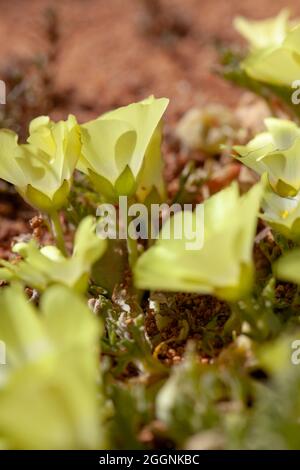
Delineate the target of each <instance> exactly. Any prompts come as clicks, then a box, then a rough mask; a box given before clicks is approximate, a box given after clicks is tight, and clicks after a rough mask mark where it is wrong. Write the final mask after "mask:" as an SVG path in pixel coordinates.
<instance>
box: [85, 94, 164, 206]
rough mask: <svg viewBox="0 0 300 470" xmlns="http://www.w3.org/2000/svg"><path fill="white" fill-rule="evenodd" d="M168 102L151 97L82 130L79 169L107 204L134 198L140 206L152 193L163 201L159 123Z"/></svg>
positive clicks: (106, 115)
mask: <svg viewBox="0 0 300 470" xmlns="http://www.w3.org/2000/svg"><path fill="white" fill-rule="evenodd" d="M168 102H169V100H167V99H166V98H160V99H155V98H153V97H150V98H148V99H146V100H144V101H141V102H139V103H133V104H130V105H129V106H125V107H122V108H119V109H116V110H114V111H111V112H108V113H106V114H104V115H103V116H100V117H99V118H98V119H95V120H94V121H90V122H88V123H86V124H84V125H82V126H81V129H82V156H81V158H80V160H79V163H78V168H79V169H80V170H81V171H83V172H84V173H86V174H87V175H89V177H90V179H91V181H92V182H93V184H94V186H95V187H96V189H97V191H99V193H100V194H102V195H103V196H104V197H105V198H106V199H107V200H111V201H115V200H116V199H117V198H118V197H119V196H121V195H124V196H133V195H136V196H137V198H138V200H139V201H141V202H143V201H144V200H145V199H146V197H147V196H148V195H149V194H150V193H151V191H155V192H156V193H157V194H158V195H159V196H160V198H162V199H163V198H164V197H165V188H164V182H163V178H162V158H161V150H160V144H161V125H160V122H161V118H162V115H163V113H164V111H165V110H166V107H167V105H168Z"/></svg>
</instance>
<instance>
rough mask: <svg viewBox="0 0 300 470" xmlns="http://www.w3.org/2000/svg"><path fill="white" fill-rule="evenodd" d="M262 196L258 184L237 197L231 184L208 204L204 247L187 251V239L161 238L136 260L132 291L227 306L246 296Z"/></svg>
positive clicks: (251, 277)
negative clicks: (191, 296) (186, 295)
mask: <svg viewBox="0 0 300 470" xmlns="http://www.w3.org/2000/svg"><path fill="white" fill-rule="evenodd" d="M261 195H262V187H261V185H260V184H257V185H255V186H254V187H253V188H252V189H251V190H250V191H249V192H248V193H247V194H245V195H244V196H241V197H240V196H239V190H238V186H237V184H236V183H233V184H232V185H231V186H230V187H228V188H226V189H224V190H222V191H220V192H219V193H217V194H216V195H214V196H212V197H211V198H209V199H208V200H206V201H205V203H204V224H205V225H204V244H203V247H202V248H200V249H197V250H188V249H187V248H186V242H187V239H185V237H182V238H181V239H172V238H170V239H164V238H163V237H161V239H159V240H158V241H157V242H156V243H155V245H153V247H151V248H150V249H149V250H148V251H146V252H145V253H144V254H143V255H142V256H141V257H140V258H139V259H138V261H137V263H136V266H135V270H134V275H135V283H136V286H137V287H139V288H145V289H153V290H165V291H182V292H196V293H203V294H214V295H216V296H217V297H219V298H221V299H224V300H230V301H234V300H237V299H240V298H242V297H243V296H246V295H247V294H248V293H249V291H250V290H251V287H252V280H253V261H252V245H253V239H254V235H255V230H256V221H257V213H258V209H259V204H260V199H261ZM179 214H180V213H179ZM176 216H177V214H176V215H175V216H174V223H175V224H176ZM163 229H164V228H163ZM163 229H162V230H163Z"/></svg>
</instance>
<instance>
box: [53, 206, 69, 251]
mask: <svg viewBox="0 0 300 470" xmlns="http://www.w3.org/2000/svg"><path fill="white" fill-rule="evenodd" d="M50 219H51V222H52V231H53V235H54V238H55V241H56V246H57V248H58V249H59V250H60V251H61V252H62V254H63V255H64V256H66V255H67V251H66V246H65V239H64V235H63V229H62V226H61V223H60V220H59V214H58V212H57V211H53V212H51V214H50Z"/></svg>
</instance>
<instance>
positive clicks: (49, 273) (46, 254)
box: [0, 216, 106, 292]
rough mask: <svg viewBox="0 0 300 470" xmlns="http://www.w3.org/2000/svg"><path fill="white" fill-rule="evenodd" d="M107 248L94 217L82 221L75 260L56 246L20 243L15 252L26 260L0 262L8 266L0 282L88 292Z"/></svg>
mask: <svg viewBox="0 0 300 470" xmlns="http://www.w3.org/2000/svg"><path fill="white" fill-rule="evenodd" d="M105 249H106V240H104V239H101V238H99V237H98V236H97V235H96V233H95V223H94V221H93V217H91V216H89V217H86V218H85V219H83V220H82V221H81V223H80V225H79V227H78V229H77V232H76V234H75V240H74V250H73V254H72V256H71V257H69V258H66V257H65V256H64V255H63V254H62V253H61V252H60V250H59V249H58V248H56V247H55V246H52V245H49V246H44V247H43V248H41V249H39V247H38V245H37V243H36V242H35V241H34V240H31V241H30V242H29V243H17V244H16V245H15V246H14V248H13V251H14V252H16V253H19V254H20V255H21V256H22V257H23V260H21V261H19V262H18V263H9V262H7V261H4V260H0V265H2V266H4V268H3V269H1V270H0V279H5V280H8V281H10V280H14V279H17V280H21V281H22V282H23V283H24V284H25V285H27V286H30V287H33V288H35V289H38V290H40V291H43V290H45V289H46V287H48V286H49V285H52V284H63V285H66V286H68V287H70V288H72V289H74V290H76V291H79V292H84V291H85V290H86V287H87V283H88V278H89V274H90V271H91V268H92V265H93V264H94V263H95V262H96V261H97V260H98V259H99V258H100V257H101V256H102V254H103V253H104V251H105Z"/></svg>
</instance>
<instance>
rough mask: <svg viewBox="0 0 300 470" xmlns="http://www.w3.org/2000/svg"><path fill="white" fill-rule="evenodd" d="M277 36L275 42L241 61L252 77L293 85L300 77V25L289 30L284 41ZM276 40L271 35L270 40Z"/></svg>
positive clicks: (269, 82)
mask: <svg viewBox="0 0 300 470" xmlns="http://www.w3.org/2000/svg"><path fill="white" fill-rule="evenodd" d="M282 33H283V32H282V31H281V34H279V35H278V36H277V37H276V42H277V43H275V44H271V45H269V46H268V47H263V48H259V49H255V50H254V51H253V52H252V53H250V54H249V56H248V57H246V59H245V60H244V61H243V62H242V63H241V67H242V68H243V69H244V70H245V72H246V73H247V75H249V76H250V77H251V78H254V79H256V80H259V81H261V82H265V83H268V84H271V85H276V86H286V87H291V86H292V83H293V82H294V81H295V80H299V77H300V50H299V44H300V25H298V26H296V27H294V28H293V29H291V30H290V31H288V32H287V34H286V36H285V38H282V39H283V40H282V42H281V41H279V37H280V36H281V37H282V36H283V34H282ZM273 40H274V37H271V40H270V42H272V41H273Z"/></svg>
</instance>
